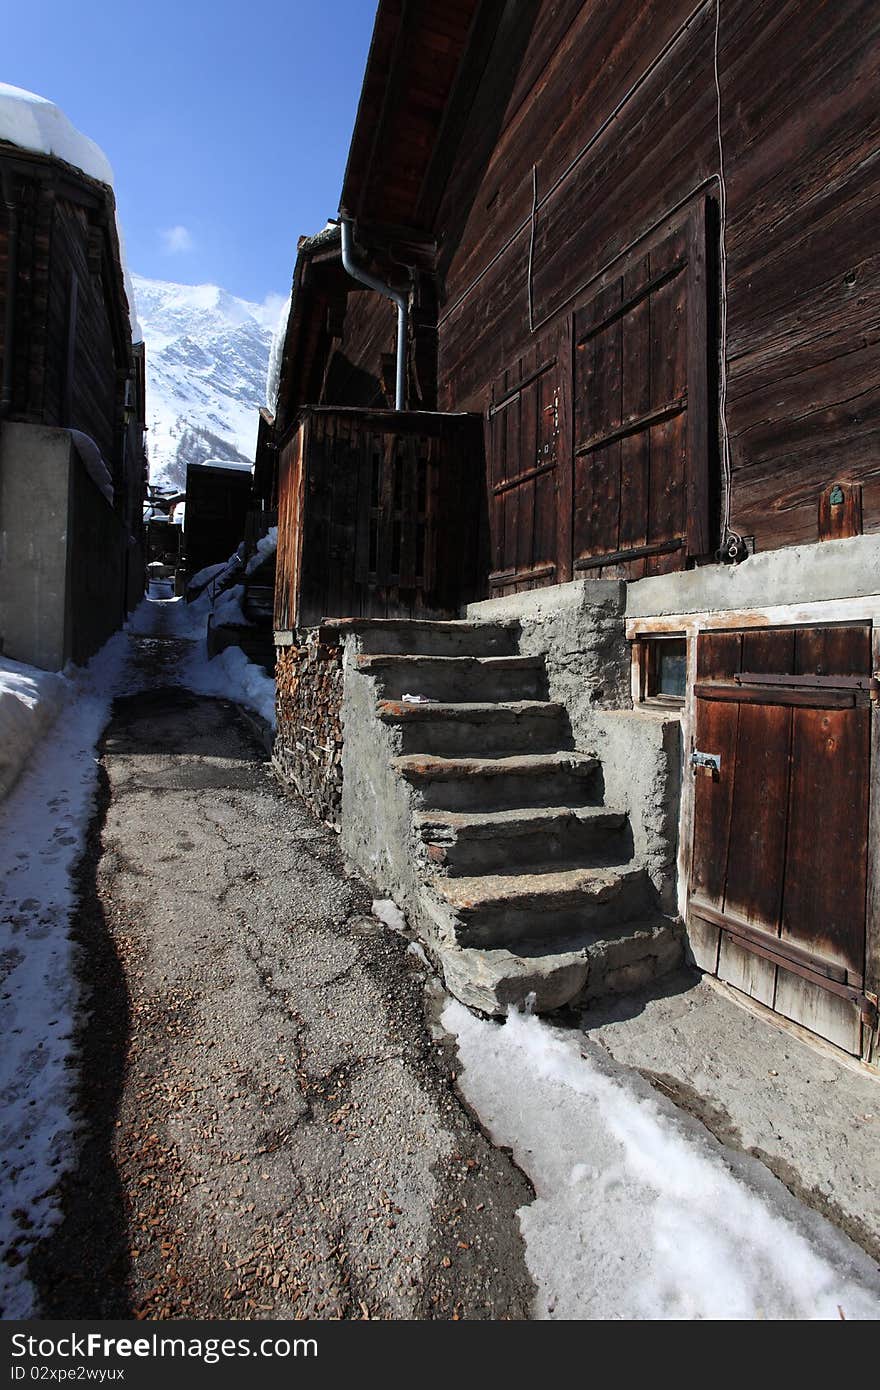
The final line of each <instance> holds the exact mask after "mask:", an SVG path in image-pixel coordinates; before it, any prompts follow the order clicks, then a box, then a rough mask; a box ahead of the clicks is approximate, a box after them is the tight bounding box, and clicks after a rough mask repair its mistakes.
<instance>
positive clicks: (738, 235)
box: [346, 0, 880, 583]
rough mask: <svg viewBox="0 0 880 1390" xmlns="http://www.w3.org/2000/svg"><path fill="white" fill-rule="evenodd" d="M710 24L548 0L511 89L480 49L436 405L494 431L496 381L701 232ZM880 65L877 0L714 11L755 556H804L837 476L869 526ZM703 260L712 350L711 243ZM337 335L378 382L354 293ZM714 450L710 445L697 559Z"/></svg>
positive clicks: (715, 161) (735, 453) (681, 12)
mask: <svg viewBox="0 0 880 1390" xmlns="http://www.w3.org/2000/svg"><path fill="white" fill-rule="evenodd" d="M715 20H716V4H715V0H706V3H704V4H702V5H698V4H697V3H696V0H611V2H610V3H609V0H544V3H543V4H541V5H540V7H539V10H538V13H537V17H536V19H535V23H534V26H533V29H532V32H531V35H530V38H529V41H528V43H527V44H526V45H525V46H524V52H525V56H524V57H523V58H522V60H521V61H520V62H519V69H518V72H517V74H516V76H515V78H514V80H513V81H512V82H511V78H510V74H506V73H505V72H504V61H505V54H504V50H503V48H502V47H501V46H500V45H499V47H498V48H497V49H496V51H494V52H493V54H492V57H491V59H490V62H489V64H488V67H487V71H486V74H485V76H484V78H483V83H482V87H481V89H480V91H479V92H478V95H477V99H476V102H475V105H474V109H473V116H472V119H471V123H470V125H469V126H468V127H466V128H465V131H464V135H463V138H462V141H461V146H460V151H459V156H458V159H457V161H456V163H455V165H454V168H453V171H452V175H451V178H450V181H449V183H448V185H447V188H446V192H445V195H444V197H443V200H442V204H441V208H440V213H439V217H438V222H437V227H436V232H437V235H438V241H439V243H440V256H441V272H442V273H441V285H440V309H439V321H440V330H439V390H438V405H439V408H440V409H441V410H442V409H447V410H474V411H481V412H483V413H486V412H487V411H488V409H489V406H490V401H491V391H492V385H493V382H497V380H498V378H499V376H500V375H501V374H503V373H505V372H508V371H510V370H511V369H513V368H515V367H516V364H517V363H518V362H520V361H521V360H524V359H526V358H528V356H529V353H530V352H531V350H532V348H533V346H534V343H535V341H536V339H537V337H538V336H540V334H542V333H544V334H546V333H547V332H551V333H552V332H553V331H555V330H557V329H559V328H560V327H561V326H562V325H563V324H564V323H565V321H566V320H567V319H568V318H570V317H571V316H572V314H573V313H574V311H575V310H576V309H578V308H579V307H580V306H581V305H583V304H585V303H587V302H589V300H590V298H591V296H595V295H596V294H597V292H599V291H601V290H602V289H603V288H604V286H605V285H606V284H612V283H613V282H614V280H615V278H616V277H617V276H618V275H619V274H620V270H621V265H622V264H623V263H624V261H625V258H626V256H631V255H632V254H633V252H634V250H635V251H636V252H637V251H638V248H639V245H640V241H639V239H640V238H641V237H643V236H645V237H647V236H649V235H655V234H657V233H658V232H659V231H660V229H661V227H662V223H663V219H664V218H665V217H666V216H667V215H671V214H673V212H674V210H675V209H677V208H678V207H679V206H680V205H682V204H683V203H684V202H685V201H686V200H687V199H688V197H689V195H692V194H693V193H694V191H695V190H700V192H701V196H704V197H705V198H707V199H708V204H709V214H710V225H711V218H712V216H713V215H716V214H717V211H718V203H719V201H720V200H719V187H718V182H717V175H718V173H719V154H718V139H717V130H716V118H717V107H716V90H715V78H714V61H713V59H714V41H715ZM687 21H689V23H687V27H686V28H685V29H684V32H681V33H680V32H679V31H681V30H682V27H683V26H684V25H685V24H686V22H687ZM676 35H678V37H677V38H676ZM668 45H671V47H669V50H668V52H666V54H665V56H661V55H663V54H664V49H666V48H667V46H668ZM878 63H880V9H878V7H877V5H876V4H875V3H873V0H835V3H831V0H774V3H769V2H768V0H720V29H719V46H718V70H719V77H720V86H721V125H722V138H723V151H724V172H725V176H726V190H727V207H726V223H725V245H726V251H727V286H728V327H727V363H728V405H727V420H728V424H729V432H730V455H731V462H732V469H733V489H732V515H731V524H732V526H733V527H734V528H735V529H737V530H738V531H740V532H741V533H742V534H744V535H746V536H754V538H755V543H756V546H757V548H758V549H759V550H766V549H771V548H775V547H778V546H784V545H792V544H798V543H809V542H813V541H815V540H817V539H818V525H817V517H818V509H819V500H820V496H821V495H822V493H823V492H826V491H827V489H828V487H829V486H830V485H831V484H833V483H835V482H838V481H840V482H855V483H857V484H859V485H860V486H861V488H862V501H863V508H862V514H863V526H864V529H865V530H866V531H877V530H878V529H880V448H878V414H880V409H878V407H880V385H878V381H877V372H876V360H877V343H878V337H880V254H878V251H877V244H876V226H877V224H878V219H880V161H878V160H877V158H876V150H877V146H878V137H880V78H878ZM646 74H647V75H646ZM634 88H635V90H633V89H634ZM496 93H497V98H496V95H495V94H496ZM493 101H494V102H495V104H496V105H501V104H503V105H504V110H503V114H502V115H500V116H499V113H498V112H497V111H496V110H494V108H493ZM493 125H494V126H497V127H498V131H499V133H498V136H497V139H496V140H495V143H494V146H493V148H492V150H491V152H490V154H489V156H488V158H487V156H486V154H485V150H484V146H485V140H483V139H482V138H481V136H482V134H483V133H484V132H485V130H486V129H487V128H490V127H492V126H493ZM585 147H588V148H586V152H585V153H584V150H585ZM533 165H534V166H536V175H537V192H538V200H539V212H538V216H537V221H536V227H535V240H534V249H533V268H534V274H533V309H534V322H535V325H536V331H535V332H534V333H530V331H529V323H528V282H527V267H528V257H529V243H530V226H529V225H528V223H529V219H530V213H531V207H532V192H533V188H532V166H533ZM566 171H569V172H566ZM557 184H558V186H557V187H556V188H555V191H552V190H554V185H557ZM548 194H550V195H551V196H549V198H548V197H547V195H548ZM545 198H546V199H547V201H546V202H544V201H543V200H544V199H545ZM524 224H525V225H524ZM461 227H463V230H462V231H461V232H460V235H459V232H458V230H457V229H459V228H461ZM710 242H711V244H710V247H709V253H710V264H709V267H708V269H709V281H710V283H709V314H710V323H709V342H710V346H711V344H712V343H715V344H717V341H718V331H717V323H714V322H712V321H711V315H712V314H713V313H718V312H719V306H718V302H717V301H718V284H719V281H720V275H719V270H718V266H717V265H712V264H711V257H712V254H713V250H715V251H716V252H717V246H718V235H717V228H716V229H715V231H714V235H713V237H710ZM508 243H509V244H508ZM616 257H620V258H621V259H620V260H619V261H618V262H617V264H615V258H616ZM352 298H354V297H352ZM349 320H351V322H350V325H349V322H347V323H346V355H347V357H348V358H349V360H350V361H352V362H355V363H356V364H357V365H359V366H360V367H362V368H364V369H365V370H367V371H369V372H371V373H375V374H378V373H379V370H380V365H379V364H380V357H381V352H382V351H385V352H388V351H391V350H393V323H392V319H391V316H390V314H389V313H388V311H387V306H386V305H385V304H384V303H382V302H381V301H379V300H378V297H377V296H372V295H368V296H362V297H360V302H359V304H358V306H357V308H356V309H355V311H354V318H353V319H352V315H351V314H350V315H349ZM573 405H574V409H575V411H576V410H577V402H576V401H575V402H574V403H573ZM710 405H711V402H710ZM710 416H711V418H710V427H711V426H712V425H716V424H717V411H711V410H710ZM717 447H718V440H717V437H716V433H715V431H714V430H712V429H711V428H710V434H709V439H708V443H707V451H708V453H709V455H710V458H709V459H708V460H707V463H708V465H709V468H710V481H709V493H710V523H711V527H710V529H711V531H712V534H711V536H710V538H709V540H710V545H709V552H710V553H711V550H712V549H713V548H714V546H715V545H716V544H717V541H718V527H719V521H720V504H719V496H720V487H719V483H718V463H717V457H715V456H714V454H715V452H716V451H717ZM572 505H573V506H576V505H577V499H576V498H574V499H573V501H572ZM538 558H540V557H538ZM535 563H537V561H535ZM542 582H544V583H548V582H550V583H552V582H553V579H552V577H548V578H545V579H544V580H543V581H542Z"/></svg>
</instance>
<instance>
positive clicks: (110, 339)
mask: <svg viewBox="0 0 880 1390" xmlns="http://www.w3.org/2000/svg"><path fill="white" fill-rule="evenodd" d="M0 159H2V161H3V164H4V172H5V176H6V180H7V187H8V188H9V190H10V193H11V197H12V199H13V201H14V204H15V221H16V230H17V246H16V276H15V284H14V286H13V293H14V315H13V325H12V327H13V341H12V351H13V367H12V391H11V401H10V403H9V415H10V418H12V419H16V420H21V421H25V422H30V423H35V424H43V425H50V426H59V427H65V428H73V429H78V430H81V431H82V432H83V433H84V434H87V435H89V436H90V437H91V438H92V439H93V440H94V441H95V442H96V444H97V445H98V447H99V448H100V450H101V453H102V454H103V456H104V458H105V460H106V461H107V463H108V465H109V466H110V468H111V471H112V474H113V481H114V485H115V486H116V487H117V489H119V502H120V506H124V505H127V503H128V500H129V499H128V497H127V492H128V491H129V490H130V489H128V488H127V486H126V485H125V480H124V479H123V476H122V471H123V448H122V441H123V434H124V421H123V402H124V396H125V380H126V377H127V376H131V377H132V379H134V374H135V367H134V360H133V358H132V356H131V342H130V335H129V329H128V323H127V320H126V317H125V305H124V299H123V289H122V272H121V267H120V263H119V261H118V253H117V251H116V250H115V236H116V233H115V226H114V222H113V204H112V195H111V194H110V193H109V191H108V190H107V189H105V188H104V187H103V185H100V184H96V183H95V181H94V180H92V179H89V178H87V177H86V176H85V175H83V176H81V178H80V177H78V176H77V174H76V172H75V171H73V170H71V169H70V168H69V167H68V166H66V165H63V164H55V163H54V162H53V161H52V160H51V159H50V158H49V157H48V156H40V155H31V154H28V153H25V152H23V151H18V150H13V149H12V148H11V147H5V148H4V149H3V150H2V151H0ZM9 236H10V219H9V214H8V211H7V209H6V208H5V206H4V207H3V209H2V212H0V323H3V325H4V328H3V330H0V331H5V308H6V295H7V292H8V286H7V270H8V264H9V259H8V258H9ZM0 346H2V355H3V356H4V357H5V354H6V351H7V344H6V343H5V342H3V343H2V345H0ZM136 453H137V456H138V457H137V460H133V459H132V458H131V457H130V458H129V459H128V461H127V464H126V467H127V469H128V471H129V472H131V471H132V469H134V470H135V473H136V475H137V481H138V484H139V483H140V477H139V474H140V464H141V459H142V454H141V448H140V443H139V441H138V442H137V449H136ZM138 512H139V505H138ZM138 525H139V515H138Z"/></svg>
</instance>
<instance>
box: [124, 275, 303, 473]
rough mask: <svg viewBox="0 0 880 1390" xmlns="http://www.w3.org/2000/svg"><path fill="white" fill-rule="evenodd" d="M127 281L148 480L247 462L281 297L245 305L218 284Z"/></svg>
mask: <svg viewBox="0 0 880 1390" xmlns="http://www.w3.org/2000/svg"><path fill="white" fill-rule="evenodd" d="M132 280H133V283H134V292H135V299H136V304H137V313H138V319H139V321H140V325H141V328H142V330H143V335H144V341H145V343H146V346H147V425H148V433H147V448H148V452H149V458H150V479H151V481H152V482H154V483H166V484H170V485H172V486H175V487H183V486H184V484H185V482H186V466H187V463H189V462H195V463H200V462H203V461H204V460H205V459H209V458H223V459H231V460H238V461H242V462H245V461H246V462H250V461H251V460H252V459H253V454H254V444H255V442H256V437H257V412H258V410H259V408H260V406H261V405H262V404H263V402H264V400H265V395H266V369H267V365H268V360H269V349H270V346H271V342H272V334H273V331H274V328H275V325H276V322H277V318H278V310H279V307H280V303H281V301H280V300H278V301H273V300H272V299H271V298H270V299H269V300H268V301H267V302H266V303H264V304H252V303H250V302H249V301H248V300H245V299H238V298H236V296H235V295H232V294H228V293H227V292H226V291H225V290H223V289H220V288H219V287H218V286H217V285H175V284H171V283H170V282H168V281H164V280H148V279H146V278H145V277H144V276H142V275H134V276H133V277H132Z"/></svg>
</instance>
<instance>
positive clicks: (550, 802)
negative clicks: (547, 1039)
mask: <svg viewBox="0 0 880 1390" xmlns="http://www.w3.org/2000/svg"><path fill="white" fill-rule="evenodd" d="M354 635H355V639H356V640H355V647H354V650H353V658H354V670H355V672H356V674H357V676H358V677H363V678H367V679H368V680H369V681H371V682H372V691H373V700H374V713H375V718H376V719H377V721H378V724H379V726H380V728H381V730H382V732H383V736H384V737H383V744H384V748H385V750H386V756H387V761H388V763H389V770H390V773H391V775H392V777H393V778H394V779H395V781H396V782H397V783H398V784H402V785H403V788H404V790H405V792H406V801H407V804H408V809H409V819H410V835H409V840H408V847H407V848H408V855H409V860H410V866H409V867H410V872H409V874H407V873H406V872H405V871H402V872H401V874H399V875H398V877H399V880H401V881H399V882H398V883H397V884H394V883H392V884H391V887H392V888H395V887H396V888H397V892H398V895H399V896H401V897H403V898H404V899H405V902H404V906H405V907H406V908H407V910H408V912H409V915H410V919H411V920H412V921H413V923H414V925H415V926H416V928H417V929H418V930H419V931H420V933H421V934H422V935H423V936H424V937H425V938H426V939H427V941H428V944H429V946H430V947H431V948H432V949H433V950H434V952H435V954H436V955H437V956H438V957H439V959H440V961H441V963H442V967H443V971H444V976H445V979H446V983H447V985H448V986H449V988H450V989H451V990H452V992H453V993H454V994H455V995H456V996H457V997H458V998H460V999H461V1000H463V1002H465V1003H467V1004H470V1005H472V1006H473V1007H476V1008H478V1009H481V1010H482V1011H484V1012H486V1013H502V1012H504V1011H505V1009H506V1008H507V1006H508V1005H510V1004H523V1003H525V1002H526V1001H527V999H528V997H529V996H533V999H532V1001H531V1002H532V1003H533V1006H534V1007H536V1008H537V1009H538V1010H540V1011H545V1012H546V1011H550V1010H553V1009H556V1008H560V1007H561V1006H563V1005H565V1004H567V1003H570V1002H572V1001H573V1000H575V999H578V998H582V999H588V998H591V997H596V996H600V995H604V994H610V993H621V992H626V991H628V990H632V989H635V988H639V987H640V986H642V985H644V984H646V983H648V982H649V981H650V980H652V979H654V978H655V977H656V976H658V975H660V974H662V973H664V972H665V971H667V970H670V969H672V968H674V967H675V966H676V965H677V964H678V963H679V961H680V960H681V956H682V936H681V931H680V928H679V926H678V925H677V924H676V923H675V922H673V921H671V920H670V919H669V918H666V917H663V916H662V915H661V914H660V912H659V911H658V909H657V906H656V898H655V894H654V891H653V888H652V885H651V883H650V881H649V878H648V875H647V873H646V871H645V868H644V866H643V865H641V864H640V863H638V862H636V860H635V859H634V858H633V853H632V837H631V834H630V830H629V823H628V818H627V816H626V814H625V813H624V812H622V811H620V810H615V809H614V808H609V807H607V806H605V805H603V804H602V769H601V766H600V764H599V762H598V760H597V759H596V757H595V756H593V755H592V754H590V753H586V752H579V751H576V750H574V748H573V747H572V737H571V731H570V727H569V722H568V718H567V715H566V711H565V709H564V707H563V706H562V705H560V704H557V703H554V702H553V701H551V700H550V699H549V698H548V696H547V678H546V672H545V669H544V661H543V658H542V657H534V656H521V655H520V654H519V653H518V651H517V644H516V637H517V628H516V626H515V625H514V626H505V625H500V624H499V625H494V624H477V623H468V622H428V621H410V622H393V621H390V620H389V621H382V620H374V621H363V622H360V623H358V624H357V625H356V631H355V633H354ZM407 696H409V697H418V702H416V701H414V700H413V699H412V698H409V699H408V698H406V697H407ZM422 701H427V702H422ZM390 858H391V859H393V858H394V854H393V853H392V854H391V855H390ZM403 880H405V881H403Z"/></svg>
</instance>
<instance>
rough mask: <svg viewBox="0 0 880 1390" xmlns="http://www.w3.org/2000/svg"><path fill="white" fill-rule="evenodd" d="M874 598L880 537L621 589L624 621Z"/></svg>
mask: <svg viewBox="0 0 880 1390" xmlns="http://www.w3.org/2000/svg"><path fill="white" fill-rule="evenodd" d="M563 587H565V586H563ZM547 592H550V591H549V590H548V591H547ZM877 594H880V536H876V535H874V536H853V537H851V538H850V539H849V540H843V541H823V542H822V543H821V544H817V545H800V546H792V547H789V548H787V549H784V550H768V551H765V552H763V553H762V554H759V555H751V556H749V558H748V559H747V560H743V562H742V563H741V564H739V565H705V566H703V567H702V568H701V569H695V570H686V571H685V572H683V573H681V574H662V575H655V576H654V577H652V578H650V579H639V580H637V581H636V582H634V583H632V584H628V585H627V587H626V616H627V618H647V617H655V616H656V617H660V616H663V615H666V614H669V615H672V614H676V613H703V612H726V611H728V610H732V611H738V610H748V609H753V608H767V607H776V606H781V605H785V604H803V603H818V602H822V601H824V600H828V599H845V598H865V597H869V596H874V595H877Z"/></svg>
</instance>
